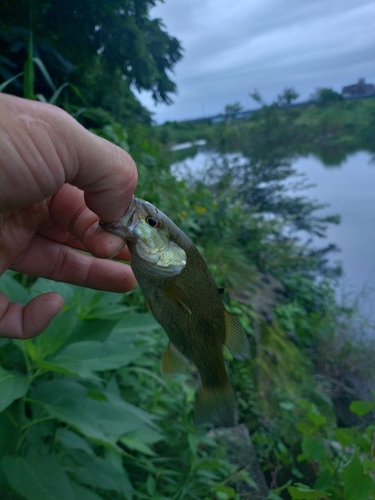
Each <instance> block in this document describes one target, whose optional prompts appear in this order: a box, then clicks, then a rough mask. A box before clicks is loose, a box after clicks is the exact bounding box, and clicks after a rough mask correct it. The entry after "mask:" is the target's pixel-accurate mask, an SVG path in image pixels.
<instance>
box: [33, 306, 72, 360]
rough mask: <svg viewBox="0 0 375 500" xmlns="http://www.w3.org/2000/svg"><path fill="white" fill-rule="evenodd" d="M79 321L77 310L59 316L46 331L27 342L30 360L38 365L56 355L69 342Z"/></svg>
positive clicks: (70, 310)
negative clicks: (48, 357)
mask: <svg viewBox="0 0 375 500" xmlns="http://www.w3.org/2000/svg"><path fill="white" fill-rule="evenodd" d="M76 321H77V313H76V310H75V309H73V308H72V309H69V310H68V311H66V312H62V313H60V314H58V315H57V316H56V317H55V318H53V320H52V321H51V323H50V324H49V325H48V326H47V328H46V329H45V331H44V332H43V333H42V334H41V335H39V336H38V337H36V338H35V339H30V340H27V341H26V349H27V352H28V354H29V356H30V358H31V359H32V360H33V361H35V362H36V363H37V364H38V363H39V362H40V361H43V360H44V359H45V358H46V357H47V356H50V355H51V354H54V353H55V352H56V351H57V350H58V349H60V347H61V346H62V345H63V344H64V343H65V342H66V341H67V339H68V338H69V336H70V335H71V333H72V331H73V329H74V327H75V324H76Z"/></svg>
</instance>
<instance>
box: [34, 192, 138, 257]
mask: <svg viewBox="0 0 375 500" xmlns="http://www.w3.org/2000/svg"><path fill="white" fill-rule="evenodd" d="M49 212H50V217H51V219H52V221H53V222H54V223H55V224H57V226H59V227H61V228H62V229H63V230H65V231H61V233H59V232H58V228H57V227H54V226H53V225H50V224H49V225H48V226H44V227H43V226H41V227H40V228H39V231H38V232H39V233H40V234H42V235H44V236H46V237H48V238H50V239H53V240H55V241H59V242H61V243H65V244H67V245H70V246H73V247H78V248H80V245H79V244H78V243H77V242H75V238H76V239H78V240H79V241H80V242H81V243H82V245H83V247H82V249H85V250H87V251H89V252H90V253H92V254H93V255H96V256H97V257H111V256H113V255H116V254H118V253H119V252H120V250H122V248H123V247H124V246H125V244H126V241H125V240H124V238H121V237H120V236H116V235H112V234H110V233H108V232H106V231H104V230H103V229H101V228H99V225H98V216H97V215H96V214H94V213H93V212H92V211H91V210H89V209H88V208H87V206H86V203H85V199H84V195H83V192H82V191H81V190H80V189H78V188H77V187H75V186H71V185H69V184H65V186H63V187H62V188H61V189H60V191H59V192H58V193H56V195H55V196H53V197H52V198H51V200H50V204H49ZM127 255H128V254H127Z"/></svg>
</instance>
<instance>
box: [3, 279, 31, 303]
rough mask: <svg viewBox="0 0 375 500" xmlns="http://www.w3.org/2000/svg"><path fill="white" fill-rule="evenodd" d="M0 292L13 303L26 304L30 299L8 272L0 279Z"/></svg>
mask: <svg viewBox="0 0 375 500" xmlns="http://www.w3.org/2000/svg"><path fill="white" fill-rule="evenodd" d="M0 292H3V293H5V295H6V296H7V297H8V298H9V299H10V300H11V301H13V302H21V303H22V304H26V303H27V302H29V300H30V299H31V295H30V294H29V293H28V292H27V290H26V289H25V288H24V287H23V286H22V285H21V284H20V283H18V281H17V280H15V279H14V278H13V277H12V275H11V273H10V272H9V271H8V272H6V273H4V274H3V275H2V276H1V278H0Z"/></svg>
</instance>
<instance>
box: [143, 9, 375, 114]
mask: <svg viewBox="0 0 375 500" xmlns="http://www.w3.org/2000/svg"><path fill="white" fill-rule="evenodd" d="M151 17H153V18H154V17H158V18H160V19H162V20H163V22H164V24H165V26H166V29H167V31H168V33H169V34H170V35H173V36H175V37H176V38H178V39H179V40H180V42H181V43H182V45H183V47H184V50H185V52H184V58H183V60H182V61H181V62H180V63H178V64H177V65H176V66H175V72H174V75H173V77H172V79H173V80H174V81H175V82H176V83H177V86H178V95H176V96H174V103H173V104H172V105H170V106H165V105H158V106H156V107H155V106H154V105H153V103H152V100H151V99H150V97H149V96H148V95H147V94H142V95H141V101H142V103H143V104H144V105H145V106H146V107H147V108H148V109H150V110H151V111H154V112H155V115H154V119H155V121H156V122H158V123H161V122H164V121H166V120H183V119H187V118H198V117H202V116H208V115H212V114H216V113H219V112H221V111H223V110H224V107H225V105H226V104H233V103H234V102H240V103H241V104H242V106H243V107H244V108H245V109H251V108H254V107H255V104H254V102H253V101H252V100H251V99H250V97H249V93H250V92H252V91H253V90H254V89H255V88H256V89H257V90H258V91H259V92H260V93H261V95H262V97H263V98H264V99H265V100H266V101H267V102H272V101H273V100H275V98H276V96H277V94H279V93H281V92H282V90H283V89H284V88H285V87H290V86H293V87H294V88H295V89H296V90H297V92H298V93H299V94H300V100H305V99H307V98H308V97H309V95H310V94H311V93H312V92H313V91H314V89H315V88H316V87H331V88H333V89H334V90H336V91H337V92H341V89H342V87H343V86H344V85H349V84H352V83H356V82H357V81H358V78H360V77H361V78H365V79H366V81H368V82H370V83H375V64H374V63H375V2H374V0H354V1H353V0H165V3H164V4H160V5H158V6H157V7H155V8H154V9H153V10H152V11H151Z"/></svg>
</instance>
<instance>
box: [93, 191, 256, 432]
mask: <svg viewBox="0 0 375 500" xmlns="http://www.w3.org/2000/svg"><path fill="white" fill-rule="evenodd" d="M101 225H102V226H104V227H105V229H106V230H107V231H110V232H112V233H115V234H118V235H120V236H123V237H124V238H125V239H126V240H127V244H128V247H129V250H130V253H131V256H132V260H131V267H132V269H133V272H134V274H135V277H136V278H137V281H138V283H139V285H140V287H141V289H142V291H143V293H144V294H145V296H146V299H147V301H148V304H149V306H150V309H151V311H152V313H153V315H154V317H155V319H156V320H157V321H158V322H159V323H160V324H161V325H162V327H163V328H164V330H165V331H166V333H167V335H168V337H169V340H170V342H169V344H168V347H167V349H166V351H165V353H164V355H163V360H162V371H163V373H174V372H176V371H179V370H180V369H181V367H182V366H183V365H184V361H186V360H189V361H191V362H192V363H194V365H195V366H196V367H197V369H198V371H199V373H200V377H201V381H202V387H201V388H200V390H199V392H198V395H197V400H196V407H195V415H194V419H195V422H196V423H206V422H212V423H214V424H215V425H226V426H229V425H234V424H235V420H236V408H237V405H236V397H235V393H234V390H233V387H232V384H231V382H230V380H229V377H228V374H227V371H226V367H225V362H224V357H223V349H222V348H223V345H224V346H226V347H227V348H228V350H229V351H230V352H231V353H232V354H233V356H235V357H237V358H240V359H241V358H245V357H247V356H248V355H249V344H248V340H247V337H246V335H245V333H244V332H243V330H242V328H241V326H240V324H239V323H238V321H237V320H236V319H235V318H234V317H233V316H231V315H230V313H229V312H228V311H227V310H226V309H225V307H224V305H223V302H222V300H221V297H220V293H219V290H218V288H217V286H216V283H215V281H214V279H213V276H212V274H211V272H210V270H209V269H208V266H207V264H206V262H205V261H204V259H203V257H202V256H201V255H200V253H199V251H198V250H197V248H196V247H195V245H194V244H193V242H192V241H191V240H190V239H189V238H188V237H187V236H186V235H185V233H184V232H183V231H182V230H181V229H180V228H178V227H177V226H176V225H175V224H174V223H173V222H172V221H171V220H170V219H169V218H168V217H167V216H166V215H165V214H163V213H162V212H161V211H160V210H158V209H157V208H156V207H154V206H153V205H151V204H150V203H148V202H146V201H144V200H141V199H137V198H134V200H133V203H132V205H131V206H130V208H129V210H128V211H127V213H126V214H125V215H124V216H123V217H122V218H121V219H119V220H118V221H117V222H114V223H112V224H105V223H102V224H101Z"/></svg>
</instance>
